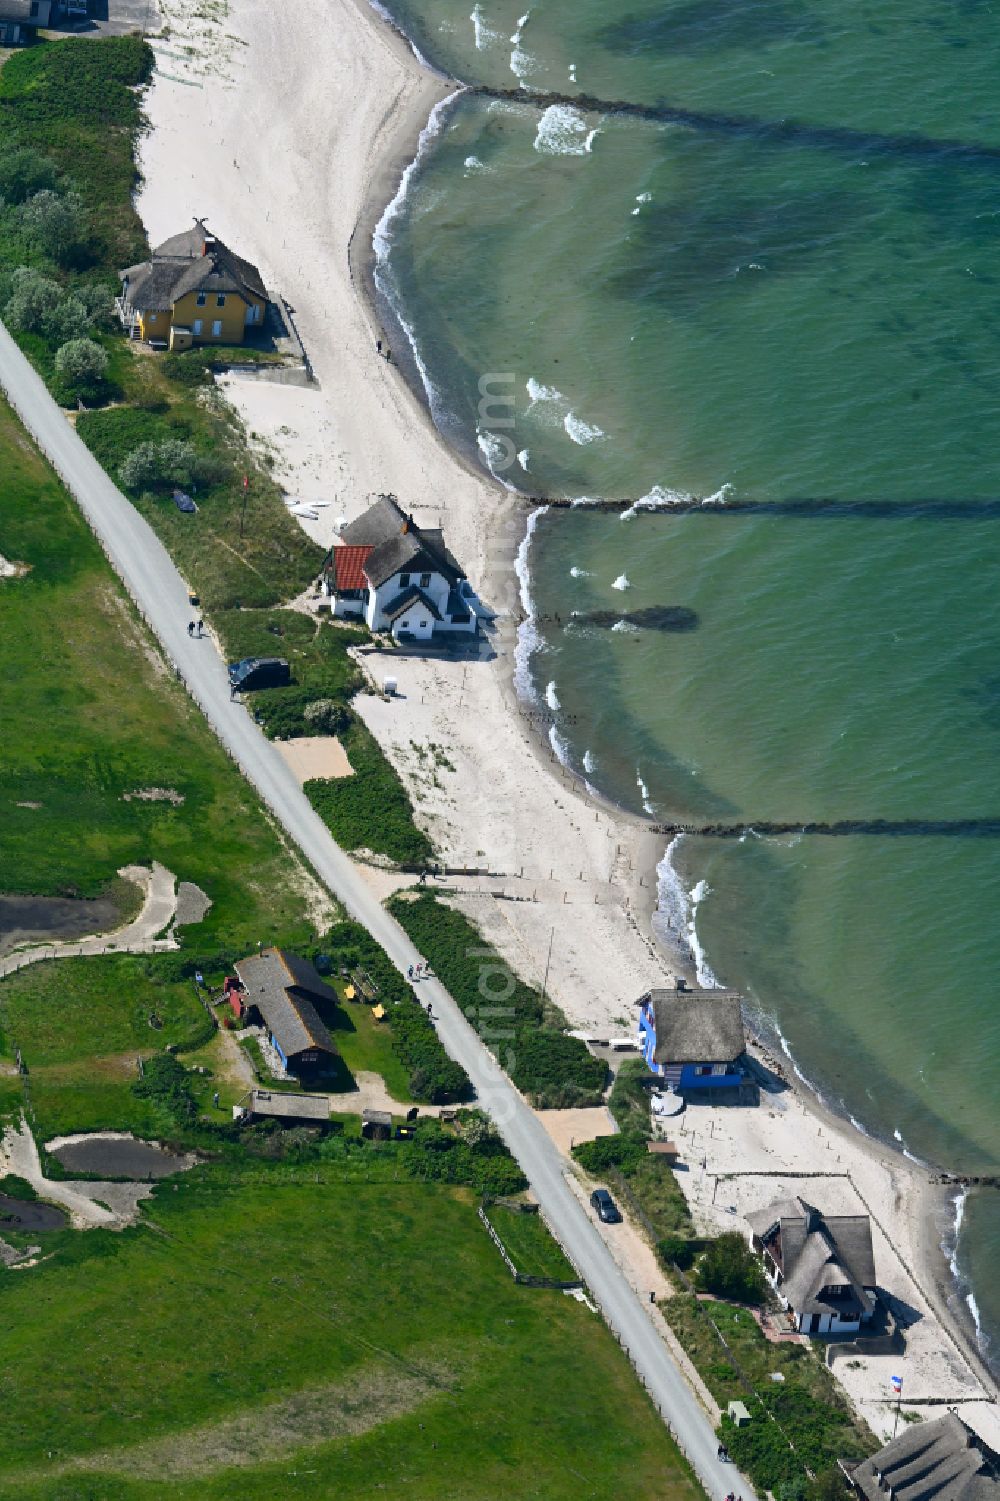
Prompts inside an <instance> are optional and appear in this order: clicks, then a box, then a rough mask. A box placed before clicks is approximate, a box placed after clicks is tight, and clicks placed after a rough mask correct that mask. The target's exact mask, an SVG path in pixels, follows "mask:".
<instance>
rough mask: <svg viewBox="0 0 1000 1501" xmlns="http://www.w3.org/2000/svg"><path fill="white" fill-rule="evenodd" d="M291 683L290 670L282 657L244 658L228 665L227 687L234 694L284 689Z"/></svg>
mask: <svg viewBox="0 0 1000 1501" xmlns="http://www.w3.org/2000/svg"><path fill="white" fill-rule="evenodd" d="M291 681H292V669H291V668H290V667H289V665H288V663H287V662H286V661H285V659H284V658H283V657H244V658H243V659H242V661H240V662H230V664H229V686H230V687H231V688H232V690H233V692H234V693H250V692H252V691H253V689H255V688H284V687H285V685H286V684H288V683H290V682H291Z"/></svg>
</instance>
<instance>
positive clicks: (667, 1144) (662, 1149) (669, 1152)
mask: <svg viewBox="0 0 1000 1501" xmlns="http://www.w3.org/2000/svg"><path fill="white" fill-rule="evenodd" d="M646 1151H647V1152H651V1153H653V1155H654V1156H656V1157H665V1158H666V1159H667V1161H668V1162H676V1161H677V1159H678V1157H679V1156H680V1155H681V1154H680V1148H679V1147H678V1146H677V1143H676V1142H673V1141H647V1143H646Z"/></svg>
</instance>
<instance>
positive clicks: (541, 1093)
mask: <svg viewBox="0 0 1000 1501" xmlns="http://www.w3.org/2000/svg"><path fill="white" fill-rule="evenodd" d="M389 910H390V911H391V912H392V914H393V916H394V917H396V918H397V920H398V921H399V922H400V923H401V924H402V926H403V927H404V928H405V929H406V931H407V933H408V934H409V935H410V937H411V938H412V939H413V942H414V943H415V944H416V945H417V947H418V948H419V949H420V952H421V953H422V954H426V955H427V958H428V960H429V961H430V964H431V966H432V968H433V969H434V971H435V973H436V974H437V975H438V976H439V977H440V979H441V981H442V982H443V984H444V985H445V986H446V987H447V989H448V990H449V992H450V993H451V995H453V996H454V998H455V1000H456V1001H457V1002H458V1004H459V1006H461V1008H462V1010H463V1011H464V1012H465V1015H466V1017H467V1019H468V1020H469V1021H470V1022H471V1023H472V1025H473V1026H474V1027H475V1028H476V1029H477V1031H478V1032H479V1035H480V1037H481V1038H482V1040H483V1042H484V1043H485V1044H486V1046H487V1047H488V1048H490V1049H491V1051H492V1052H493V1053H495V1054H496V1056H497V1057H498V1058H499V1059H500V1060H501V1062H502V1064H503V1067H504V1069H505V1071H506V1072H507V1073H508V1074H509V1075H510V1077H511V1079H512V1080H513V1081H514V1083H515V1084H516V1085H517V1087H518V1089H520V1090H521V1091H522V1092H523V1093H524V1094H525V1095H526V1096H527V1097H528V1099H529V1100H530V1101H531V1103H532V1104H533V1105H535V1106H537V1107H538V1108H540V1109H550V1110H553V1109H560V1108H567V1107H571V1106H577V1105H597V1104H600V1102H601V1099H602V1097H603V1094H604V1084H605V1080H606V1077H607V1068H606V1066H605V1064H604V1063H603V1062H602V1061H601V1060H600V1059H599V1058H595V1057H594V1056H593V1054H592V1053H590V1052H589V1051H588V1049H587V1046H586V1044H585V1043H583V1042H581V1041H580V1039H579V1038H576V1037H570V1036H569V1035H568V1034H567V1032H566V1030H565V1028H566V1022H565V1018H564V1017H563V1016H562V1015H561V1014H560V1012H559V1010H558V1008H557V1007H556V1006H555V1005H554V1004H553V1002H552V1001H551V1000H550V999H547V998H546V997H545V996H544V995H543V994H542V993H541V991H539V990H536V989H535V988H534V987H533V986H532V985H529V984H527V983H526V982H525V981H524V980H522V979H521V978H520V977H519V976H518V975H517V974H515V972H514V971H513V970H512V969H511V967H510V965H509V964H507V962H506V960H505V959H503V958H502V957H501V956H500V954H499V953H497V951H496V950H495V949H494V948H493V947H492V946H491V945H490V944H488V943H487V942H486V940H485V939H484V938H483V936H482V934H481V933H480V932H479V930H478V928H476V927H475V925H474V924H473V923H471V922H470V921H469V919H468V918H467V917H465V916H464V915H463V914H462V913H461V912H459V911H457V910H456V909H455V908H454V907H451V906H449V905H448V904H447V903H446V902H443V901H441V900H440V899H439V898H438V897H437V896H435V895H434V893H432V892H421V893H420V894H419V895H413V894H411V893H402V894H400V895H398V896H396V897H393V899H392V900H391V901H390V903H389Z"/></svg>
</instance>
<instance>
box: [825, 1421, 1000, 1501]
mask: <svg viewBox="0 0 1000 1501" xmlns="http://www.w3.org/2000/svg"><path fill="white" fill-rule="evenodd" d="M842 1468H843V1470H844V1472H845V1473H846V1475H847V1478H848V1480H849V1481H850V1482H851V1485H852V1486H853V1487H854V1490H855V1491H856V1492H857V1494H858V1495H859V1496H860V1497H862V1498H863V1501H1000V1455H997V1453H996V1452H995V1450H993V1449H991V1448H990V1447H989V1445H988V1444H987V1443H986V1442H985V1441H984V1440H983V1439H982V1438H980V1436H979V1434H978V1433H977V1432H976V1431H975V1429H974V1428H970V1427H969V1425H968V1423H965V1422H963V1420H962V1419H961V1418H960V1417H959V1416H958V1414H957V1413H955V1412H947V1413H945V1414H944V1416H943V1417H940V1418H934V1419H933V1420H932V1421H930V1422H927V1423H913V1424H910V1425H908V1426H907V1427H906V1428H904V1430H903V1432H902V1433H900V1434H899V1435H898V1436H897V1437H896V1438H894V1439H893V1440H892V1441H891V1443H888V1444H886V1446H885V1448H884V1449H880V1450H879V1451H878V1453H877V1454H873V1455H872V1456H871V1458H870V1459H863V1460H862V1461H861V1463H860V1464H858V1465H853V1466H852V1465H846V1464H844V1465H842Z"/></svg>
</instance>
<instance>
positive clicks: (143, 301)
mask: <svg viewBox="0 0 1000 1501" xmlns="http://www.w3.org/2000/svg"><path fill="white" fill-rule="evenodd" d="M121 278H122V291H121V296H120V297H117V298H116V299H115V307H116V308H117V310H118V316H119V318H120V319H121V323H122V327H123V328H124V329H125V331H126V332H127V333H128V335H129V337H130V338H133V339H143V340H144V341H145V342H147V343H150V344H160V345H163V346H164V347H167V348H169V349H175V350H183V349H190V348H191V346H192V345H193V344H242V343H243V340H244V339H245V337H246V334H247V330H248V329H254V328H258V327H260V325H261V324H262V323H263V321H264V316H265V313H266V311H267V304H268V295H267V290H266V288H265V286H264V282H263V280H262V278H261V274H260V272H259V271H258V270H257V267H256V266H254V265H252V264H251V262H250V261H245V260H243V259H242V257H241V256H238V255H237V254H236V253H235V252H234V251H232V250H230V249H229V246H228V245H224V244H223V242H222V241H221V240H220V239H218V238H217V237H216V236H215V235H213V234H211V233H210V232H209V231H208V229H207V228H206V227H205V222H204V220H203V219H196V220H195V221H194V227H193V228H192V229H189V230H186V231H185V232H184V233H183V234H179V235H174V236H173V238H172V239H169V240H164V242H163V244H162V245H157V247H156V249H155V250H154V251H153V253H152V255H151V256H150V258H149V260H148V261H141V262H140V263H139V265H137V266H129V267H128V268H127V270H125V271H123V272H122V273H121Z"/></svg>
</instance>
